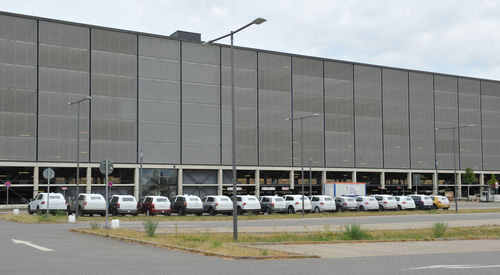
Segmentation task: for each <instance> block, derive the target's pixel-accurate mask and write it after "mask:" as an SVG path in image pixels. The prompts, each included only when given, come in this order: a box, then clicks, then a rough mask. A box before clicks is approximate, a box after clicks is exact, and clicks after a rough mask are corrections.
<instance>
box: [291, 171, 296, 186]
mask: <svg viewBox="0 0 500 275" xmlns="http://www.w3.org/2000/svg"><path fill="white" fill-rule="evenodd" d="M294 189H295V177H294V171H293V170H291V171H290V190H294Z"/></svg>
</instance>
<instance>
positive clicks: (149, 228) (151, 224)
mask: <svg viewBox="0 0 500 275" xmlns="http://www.w3.org/2000/svg"><path fill="white" fill-rule="evenodd" d="M142 225H143V226H144V231H146V235H147V236H148V237H153V236H154V235H155V232H156V228H157V227H158V222H157V221H152V220H147V221H144V222H143V223H142Z"/></svg>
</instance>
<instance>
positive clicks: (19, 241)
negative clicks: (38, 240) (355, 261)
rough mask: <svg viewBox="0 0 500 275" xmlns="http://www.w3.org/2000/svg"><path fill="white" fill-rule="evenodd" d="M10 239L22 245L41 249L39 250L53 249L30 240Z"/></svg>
mask: <svg viewBox="0 0 500 275" xmlns="http://www.w3.org/2000/svg"><path fill="white" fill-rule="evenodd" d="M12 241H13V242H14V243H15V244H24V245H27V246H31V247H33V248H36V249H38V250H41V251H54V249H50V248H46V247H43V246H39V245H36V244H32V243H31V242H28V241H21V240H16V239H12Z"/></svg>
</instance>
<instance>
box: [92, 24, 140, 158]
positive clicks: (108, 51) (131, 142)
mask: <svg viewBox="0 0 500 275" xmlns="http://www.w3.org/2000/svg"><path fill="white" fill-rule="evenodd" d="M91 35H92V45H91V49H92V52H91V59H92V61H91V62H92V63H91V67H92V76H91V77H92V80H91V81H92V86H91V93H92V104H91V106H92V107H91V108H92V122H91V127H92V132H91V160H92V161H102V160H103V159H109V160H112V161H115V162H125V163H127V162H128V163H135V162H136V161H137V78H136V75H137V56H136V52H137V41H136V36H135V35H131V34H127V33H120V32H113V31H107V30H100V29H92V31H91Z"/></svg>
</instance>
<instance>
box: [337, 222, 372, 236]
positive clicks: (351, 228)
mask: <svg viewBox="0 0 500 275" xmlns="http://www.w3.org/2000/svg"><path fill="white" fill-rule="evenodd" d="M369 237H370V234H368V232H366V231H365V230H364V229H361V226H360V225H359V224H355V223H353V224H348V225H346V226H345V230H344V233H343V234H342V239H344V240H364V239H368V238H369Z"/></svg>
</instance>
